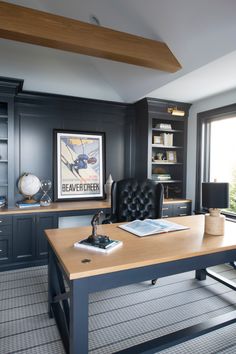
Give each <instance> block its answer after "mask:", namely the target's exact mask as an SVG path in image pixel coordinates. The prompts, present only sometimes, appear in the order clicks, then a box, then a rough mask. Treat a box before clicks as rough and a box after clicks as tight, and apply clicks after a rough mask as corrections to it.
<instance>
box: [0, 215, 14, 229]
mask: <svg viewBox="0 0 236 354" xmlns="http://www.w3.org/2000/svg"><path fill="white" fill-rule="evenodd" d="M11 223H12V216H3V215H0V227H1V226H3V225H9V224H11Z"/></svg>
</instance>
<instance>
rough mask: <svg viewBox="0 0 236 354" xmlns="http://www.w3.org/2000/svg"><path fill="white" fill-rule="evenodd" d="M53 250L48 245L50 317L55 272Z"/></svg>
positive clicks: (50, 314)
mask: <svg viewBox="0 0 236 354" xmlns="http://www.w3.org/2000/svg"><path fill="white" fill-rule="evenodd" d="M53 257H54V256H53V252H52V249H51V247H50V246H49V247H48V315H49V317H50V318H52V317H53V312H52V308H51V304H52V299H53V296H55V294H53V276H54V274H55V263H54V260H53Z"/></svg>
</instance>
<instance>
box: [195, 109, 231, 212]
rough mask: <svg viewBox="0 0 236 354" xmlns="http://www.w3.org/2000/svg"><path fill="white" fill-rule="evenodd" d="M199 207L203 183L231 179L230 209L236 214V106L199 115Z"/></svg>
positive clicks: (229, 180)
mask: <svg viewBox="0 0 236 354" xmlns="http://www.w3.org/2000/svg"><path fill="white" fill-rule="evenodd" d="M197 136H198V140H197V180H196V182H197V183H196V210H201V183H202V182H214V180H216V181H217V182H229V183H230V208H229V209H228V210H227V211H226V213H229V214H235V216H236V105H231V106H227V107H222V108H218V109H215V110H211V111H207V112H202V113H200V114H199V115H198V134H197Z"/></svg>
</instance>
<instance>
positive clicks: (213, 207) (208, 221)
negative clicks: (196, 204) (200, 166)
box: [202, 182, 229, 235]
mask: <svg viewBox="0 0 236 354" xmlns="http://www.w3.org/2000/svg"><path fill="white" fill-rule="evenodd" d="M202 206H203V207H206V208H208V209H209V212H210V215H206V216H205V232H206V233H207V234H210V235H223V234H224V219H225V217H224V216H223V215H220V209H224V208H228V207H229V184H228V183H218V182H209V183H202Z"/></svg>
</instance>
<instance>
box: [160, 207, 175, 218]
mask: <svg viewBox="0 0 236 354" xmlns="http://www.w3.org/2000/svg"><path fill="white" fill-rule="evenodd" d="M172 207H173V206H172V205H171V204H163V207H162V217H163V218H169V217H171V216H172V209H173V208H172Z"/></svg>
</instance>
